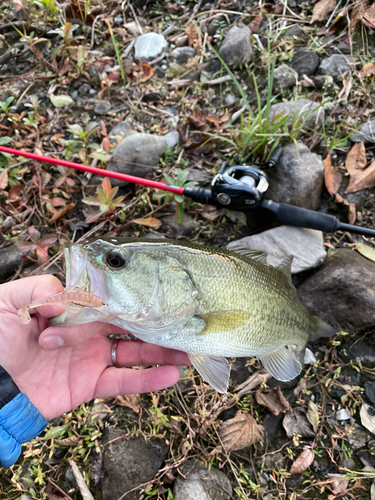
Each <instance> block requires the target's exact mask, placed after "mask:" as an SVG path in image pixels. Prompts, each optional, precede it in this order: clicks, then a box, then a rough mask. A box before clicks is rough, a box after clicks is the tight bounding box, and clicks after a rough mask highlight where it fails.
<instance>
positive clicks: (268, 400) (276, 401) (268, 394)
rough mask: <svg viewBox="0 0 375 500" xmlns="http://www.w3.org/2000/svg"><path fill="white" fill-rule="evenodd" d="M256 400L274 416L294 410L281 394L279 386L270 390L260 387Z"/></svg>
mask: <svg viewBox="0 0 375 500" xmlns="http://www.w3.org/2000/svg"><path fill="white" fill-rule="evenodd" d="M255 399H256V401H257V403H258V404H260V405H263V406H266V407H267V408H268V409H269V410H270V411H271V413H273V414H274V415H279V414H280V413H285V412H287V411H291V409H292V408H291V407H290V404H289V403H288V401H287V400H286V399H285V397H284V394H283V393H282V392H281V388H280V386H279V385H278V386H276V387H272V388H270V389H265V388H264V387H260V388H259V389H258V390H257V392H256V393H255Z"/></svg>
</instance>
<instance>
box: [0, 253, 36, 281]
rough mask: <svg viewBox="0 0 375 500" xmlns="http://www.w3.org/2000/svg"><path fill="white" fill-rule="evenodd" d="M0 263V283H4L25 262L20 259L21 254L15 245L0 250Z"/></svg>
mask: <svg viewBox="0 0 375 500" xmlns="http://www.w3.org/2000/svg"><path fill="white" fill-rule="evenodd" d="M0 262H1V266H0V281H4V280H6V279H7V278H9V276H12V274H13V273H14V272H15V271H16V270H17V269H18V268H19V267H20V265H21V264H22V263H23V262H25V261H24V260H23V259H22V258H21V254H20V252H19V250H18V248H17V247H16V245H12V246H10V247H5V248H0ZM30 262H31V261H30Z"/></svg>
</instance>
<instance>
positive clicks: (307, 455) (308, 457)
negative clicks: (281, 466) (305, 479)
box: [290, 448, 314, 474]
mask: <svg viewBox="0 0 375 500" xmlns="http://www.w3.org/2000/svg"><path fill="white" fill-rule="evenodd" d="M313 461H314V452H313V451H312V449H311V448H306V450H303V452H302V453H301V455H300V456H299V457H298V458H297V459H296V460H295V461H294V462H293V463H292V467H291V468H290V473H291V474H301V472H304V471H305V470H306V469H308V468H309V467H310V465H311V464H312V463H313Z"/></svg>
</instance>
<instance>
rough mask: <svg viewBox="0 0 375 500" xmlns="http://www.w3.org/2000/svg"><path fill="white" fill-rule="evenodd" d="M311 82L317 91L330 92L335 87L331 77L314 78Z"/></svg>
mask: <svg viewBox="0 0 375 500" xmlns="http://www.w3.org/2000/svg"><path fill="white" fill-rule="evenodd" d="M313 82H314V85H315V88H316V89H317V90H324V89H326V90H331V89H333V87H334V86H335V82H334V80H333V78H332V76H331V75H317V76H314V78H313Z"/></svg>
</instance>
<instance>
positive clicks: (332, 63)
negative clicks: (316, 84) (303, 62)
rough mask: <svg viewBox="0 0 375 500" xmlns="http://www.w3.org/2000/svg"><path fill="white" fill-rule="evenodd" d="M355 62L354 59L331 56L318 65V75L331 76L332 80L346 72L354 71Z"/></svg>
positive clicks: (351, 57) (337, 55) (355, 59)
mask: <svg viewBox="0 0 375 500" xmlns="http://www.w3.org/2000/svg"><path fill="white" fill-rule="evenodd" d="M355 62H357V58H356V57H353V56H344V55H342V54H333V55H332V56H330V57H326V58H325V59H323V61H322V62H321V63H320V66H319V73H321V74H323V75H331V76H332V77H333V78H337V77H339V76H341V75H342V74H344V73H346V72H347V71H351V70H352V69H354V68H355V65H354V63H355Z"/></svg>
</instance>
